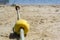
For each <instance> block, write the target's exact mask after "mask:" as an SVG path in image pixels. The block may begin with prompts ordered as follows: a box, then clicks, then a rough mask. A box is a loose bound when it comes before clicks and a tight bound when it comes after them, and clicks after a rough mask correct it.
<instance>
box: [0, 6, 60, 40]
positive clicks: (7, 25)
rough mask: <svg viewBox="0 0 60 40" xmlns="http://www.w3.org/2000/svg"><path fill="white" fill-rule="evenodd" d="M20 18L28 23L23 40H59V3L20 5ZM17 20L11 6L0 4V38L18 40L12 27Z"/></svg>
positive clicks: (1, 39) (0, 39)
mask: <svg viewBox="0 0 60 40" xmlns="http://www.w3.org/2000/svg"><path fill="white" fill-rule="evenodd" d="M20 7H21V9H20V13H21V18H23V19H25V20H27V21H28V22H29V24H30V31H29V33H28V34H27V36H26V37H25V40H60V5H57V6H53V5H50V6H49V5H46V6H43V5H38V6H36V5H35V6H34V5H29V6H28V5H23V6H20ZM16 20H17V16H16V11H15V9H14V7H12V6H6V5H5V6H0V40H19V38H18V37H16V36H15V35H13V31H12V28H13V27H14V24H15V22H16Z"/></svg>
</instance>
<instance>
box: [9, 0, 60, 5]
mask: <svg viewBox="0 0 60 40" xmlns="http://www.w3.org/2000/svg"><path fill="white" fill-rule="evenodd" d="M13 3H14V4H60V0H9V4H13Z"/></svg>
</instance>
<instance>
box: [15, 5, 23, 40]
mask: <svg viewBox="0 0 60 40" xmlns="http://www.w3.org/2000/svg"><path fill="white" fill-rule="evenodd" d="M15 9H16V11H17V20H20V19H21V17H20V14H19V9H20V7H19V6H16V7H15ZM20 38H21V40H24V30H23V29H22V28H21V29H20Z"/></svg>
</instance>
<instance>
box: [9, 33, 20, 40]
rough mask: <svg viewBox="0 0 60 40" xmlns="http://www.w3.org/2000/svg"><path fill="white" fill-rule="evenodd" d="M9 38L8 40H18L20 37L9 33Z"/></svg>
mask: <svg viewBox="0 0 60 40" xmlns="http://www.w3.org/2000/svg"><path fill="white" fill-rule="evenodd" d="M9 38H10V39H17V40H20V36H19V35H17V34H16V33H10V35H9Z"/></svg>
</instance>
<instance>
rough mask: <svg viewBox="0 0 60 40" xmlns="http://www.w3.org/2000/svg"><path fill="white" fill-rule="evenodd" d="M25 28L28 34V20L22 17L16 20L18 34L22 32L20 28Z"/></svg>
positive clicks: (15, 29) (15, 30)
mask: <svg viewBox="0 0 60 40" xmlns="http://www.w3.org/2000/svg"><path fill="white" fill-rule="evenodd" d="M21 28H23V29H24V34H27V33H28V31H29V24H28V22H27V21H26V20H23V19H20V20H18V21H17V22H16V24H15V26H14V32H16V33H17V34H20V29H21Z"/></svg>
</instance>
